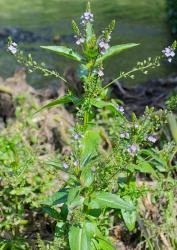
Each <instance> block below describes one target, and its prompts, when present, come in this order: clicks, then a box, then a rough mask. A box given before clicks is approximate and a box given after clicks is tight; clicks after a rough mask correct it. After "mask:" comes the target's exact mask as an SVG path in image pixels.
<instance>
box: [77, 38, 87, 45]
mask: <svg viewBox="0 0 177 250" xmlns="http://www.w3.org/2000/svg"><path fill="white" fill-rule="evenodd" d="M75 38H76V39H77V40H76V44H77V45H80V44H83V43H84V42H85V38H84V37H78V36H75Z"/></svg>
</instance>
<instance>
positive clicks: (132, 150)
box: [127, 144, 139, 155]
mask: <svg viewBox="0 0 177 250" xmlns="http://www.w3.org/2000/svg"><path fill="white" fill-rule="evenodd" d="M127 151H128V152H129V153H130V154H131V155H135V154H136V153H137V152H138V151H139V148H138V146H137V145H136V144H133V145H132V146H130V147H129V148H128V149H127Z"/></svg>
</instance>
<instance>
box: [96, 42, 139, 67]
mask: <svg viewBox="0 0 177 250" xmlns="http://www.w3.org/2000/svg"><path fill="white" fill-rule="evenodd" d="M138 45H139V44H137V43H126V44H121V45H115V46H112V47H111V48H109V49H108V50H107V51H106V53H105V54H104V55H102V56H101V57H99V58H98V59H97V61H96V64H99V63H100V62H102V61H104V60H106V59H107V58H109V57H111V56H114V55H117V54H119V53H121V52H122V51H125V50H127V49H130V48H133V47H135V46H138Z"/></svg>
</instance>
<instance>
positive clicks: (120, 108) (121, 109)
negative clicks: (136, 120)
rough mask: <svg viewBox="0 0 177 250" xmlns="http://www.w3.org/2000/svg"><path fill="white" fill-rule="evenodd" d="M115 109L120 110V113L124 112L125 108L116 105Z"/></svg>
mask: <svg viewBox="0 0 177 250" xmlns="http://www.w3.org/2000/svg"><path fill="white" fill-rule="evenodd" d="M117 110H118V111H120V112H121V113H122V114H124V112H125V109H124V107H123V106H119V105H117Z"/></svg>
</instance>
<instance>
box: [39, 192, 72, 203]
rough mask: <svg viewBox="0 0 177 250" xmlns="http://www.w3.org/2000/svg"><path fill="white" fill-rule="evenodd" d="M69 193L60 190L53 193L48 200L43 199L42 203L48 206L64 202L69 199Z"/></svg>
mask: <svg viewBox="0 0 177 250" xmlns="http://www.w3.org/2000/svg"><path fill="white" fill-rule="evenodd" d="M67 195H68V193H67V192H66V191H64V190H63V191H59V192H56V193H55V194H53V195H52V196H51V197H49V198H48V200H46V201H43V202H42V204H44V205H47V206H54V205H57V204H60V203H64V202H65V201H66V199H67Z"/></svg>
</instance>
